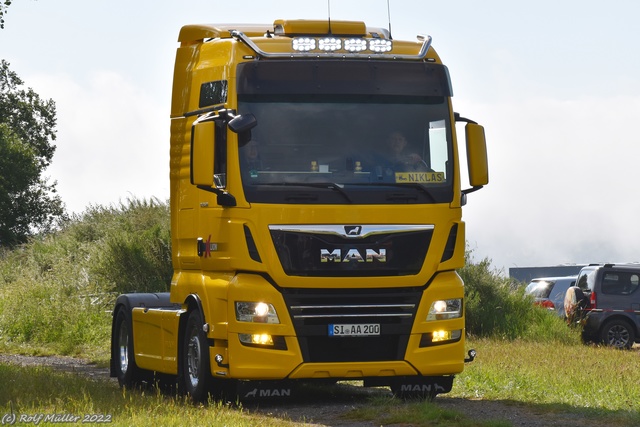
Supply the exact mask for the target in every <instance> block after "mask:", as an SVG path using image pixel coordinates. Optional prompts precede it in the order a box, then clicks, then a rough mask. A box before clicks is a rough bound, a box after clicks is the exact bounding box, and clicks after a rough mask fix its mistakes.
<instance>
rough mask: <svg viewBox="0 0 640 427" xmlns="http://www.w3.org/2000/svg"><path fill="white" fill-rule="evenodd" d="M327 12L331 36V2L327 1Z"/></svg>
mask: <svg viewBox="0 0 640 427" xmlns="http://www.w3.org/2000/svg"><path fill="white" fill-rule="evenodd" d="M327 11H328V13H329V34H331V0H327Z"/></svg>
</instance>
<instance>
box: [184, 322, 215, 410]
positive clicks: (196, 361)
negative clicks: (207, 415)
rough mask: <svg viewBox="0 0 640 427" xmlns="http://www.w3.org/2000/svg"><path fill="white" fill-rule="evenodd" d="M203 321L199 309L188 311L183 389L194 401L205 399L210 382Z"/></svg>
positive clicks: (207, 347) (209, 367)
mask: <svg viewBox="0 0 640 427" xmlns="http://www.w3.org/2000/svg"><path fill="white" fill-rule="evenodd" d="M203 323H204V322H203V320H202V315H201V314H200V312H199V311H197V310H194V311H192V312H191V313H189V317H188V319H187V327H186V330H185V334H184V342H183V353H182V354H183V362H182V375H183V379H184V390H185V392H186V393H187V394H188V395H189V396H191V399H192V400H193V401H195V402H203V401H205V400H206V399H207V397H208V394H209V389H210V386H211V382H212V378H211V372H210V371H211V364H210V361H209V346H208V344H207V336H206V335H205V333H204V331H203V330H202V326H203Z"/></svg>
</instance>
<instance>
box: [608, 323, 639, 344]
mask: <svg viewBox="0 0 640 427" xmlns="http://www.w3.org/2000/svg"><path fill="white" fill-rule="evenodd" d="M635 335H636V334H635V331H634V330H633V328H632V327H631V325H630V324H629V323H628V322H626V321H624V320H622V319H613V320H610V321H608V322H607V323H605V324H604V326H603V327H602V329H601V330H600V341H601V342H602V344H604V345H607V346H610V347H615V348H619V349H630V348H631V346H632V345H633V343H634V342H635V339H636V336H635Z"/></svg>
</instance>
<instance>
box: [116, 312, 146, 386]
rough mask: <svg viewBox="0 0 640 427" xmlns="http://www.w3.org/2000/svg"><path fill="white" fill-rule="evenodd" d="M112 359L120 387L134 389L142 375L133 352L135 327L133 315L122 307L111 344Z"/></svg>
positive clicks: (117, 315) (117, 317)
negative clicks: (132, 319)
mask: <svg viewBox="0 0 640 427" xmlns="http://www.w3.org/2000/svg"><path fill="white" fill-rule="evenodd" d="M111 351H112V354H111V357H112V359H113V360H114V364H115V373H116V376H117V377H118V384H120V387H124V388H132V387H134V386H135V385H137V384H138V382H139V381H140V379H141V377H142V375H141V370H140V369H139V368H138V366H137V365H136V361H135V356H134V352H133V325H132V322H131V313H129V312H128V311H127V310H126V309H125V308H124V307H120V309H119V310H118V313H117V314H116V322H115V327H114V329H113V337H112V344H111Z"/></svg>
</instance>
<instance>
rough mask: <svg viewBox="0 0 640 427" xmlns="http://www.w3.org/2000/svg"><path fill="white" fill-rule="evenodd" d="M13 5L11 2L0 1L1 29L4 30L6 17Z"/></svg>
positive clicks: (8, 0)
mask: <svg viewBox="0 0 640 427" xmlns="http://www.w3.org/2000/svg"><path fill="white" fill-rule="evenodd" d="M10 5H11V0H4V1H0V28H2V29H4V15H5V14H6V13H7V9H8V8H9V6H10Z"/></svg>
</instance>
